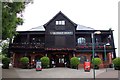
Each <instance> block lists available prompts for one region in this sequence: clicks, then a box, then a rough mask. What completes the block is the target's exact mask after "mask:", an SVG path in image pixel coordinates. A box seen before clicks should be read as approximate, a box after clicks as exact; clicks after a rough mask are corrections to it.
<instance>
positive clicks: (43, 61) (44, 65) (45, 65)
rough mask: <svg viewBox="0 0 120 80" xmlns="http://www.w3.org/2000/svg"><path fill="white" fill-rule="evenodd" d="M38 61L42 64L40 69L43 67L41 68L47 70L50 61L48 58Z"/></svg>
mask: <svg viewBox="0 0 120 80" xmlns="http://www.w3.org/2000/svg"><path fill="white" fill-rule="evenodd" d="M40 60H41V63H42V67H43V68H48V66H49V64H50V59H49V57H46V56H44V57H42V58H41V59H40Z"/></svg>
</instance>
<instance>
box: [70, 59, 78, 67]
mask: <svg viewBox="0 0 120 80" xmlns="http://www.w3.org/2000/svg"><path fill="white" fill-rule="evenodd" d="M79 64H80V61H79V59H78V58H77V57H72V58H71V59H70V65H71V67H72V68H74V69H76V68H77V67H78V65H79Z"/></svg>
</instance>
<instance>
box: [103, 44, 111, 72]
mask: <svg viewBox="0 0 120 80" xmlns="http://www.w3.org/2000/svg"><path fill="white" fill-rule="evenodd" d="M109 45H110V43H107V44H104V55H105V62H106V63H107V54H106V46H109ZM106 72H107V66H106Z"/></svg>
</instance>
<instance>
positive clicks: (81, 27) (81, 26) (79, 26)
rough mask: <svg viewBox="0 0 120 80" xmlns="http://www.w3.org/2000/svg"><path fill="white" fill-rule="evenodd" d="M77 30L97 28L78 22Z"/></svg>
mask: <svg viewBox="0 0 120 80" xmlns="http://www.w3.org/2000/svg"><path fill="white" fill-rule="evenodd" d="M76 30H95V29H94V28H91V27H86V26H83V25H79V24H77V29H76Z"/></svg>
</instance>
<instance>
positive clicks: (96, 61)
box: [92, 58, 102, 65]
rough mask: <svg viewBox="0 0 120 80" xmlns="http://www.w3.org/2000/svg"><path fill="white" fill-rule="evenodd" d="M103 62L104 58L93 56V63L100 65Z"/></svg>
mask: <svg viewBox="0 0 120 80" xmlns="http://www.w3.org/2000/svg"><path fill="white" fill-rule="evenodd" d="M101 63H102V60H101V59H100V58H93V59H92V64H94V65H100V64H101Z"/></svg>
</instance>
